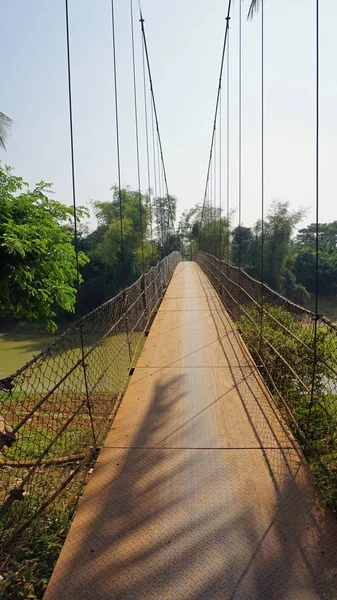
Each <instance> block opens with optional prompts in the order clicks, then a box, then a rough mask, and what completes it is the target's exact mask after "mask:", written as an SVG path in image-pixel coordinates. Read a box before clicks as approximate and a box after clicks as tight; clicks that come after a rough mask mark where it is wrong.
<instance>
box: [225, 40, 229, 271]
mask: <svg viewBox="0 0 337 600" xmlns="http://www.w3.org/2000/svg"><path fill="white" fill-rule="evenodd" d="M229 49H230V38H229V31H228V40H227V82H226V83H227V85H226V88H227V89H226V96H227V98H226V218H227V247H226V261H227V278H228V273H229V183H230V172H229V169H230V160H229V146H230V136H229V117H230V58H229Z"/></svg>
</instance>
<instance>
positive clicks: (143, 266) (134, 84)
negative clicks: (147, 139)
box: [130, 0, 145, 275]
mask: <svg viewBox="0 0 337 600" xmlns="http://www.w3.org/2000/svg"><path fill="white" fill-rule="evenodd" d="M132 3H133V0H130V21H131V46H132V74H133V101H134V117H135V135H136V155H137V179H138V200H139V219H140V224H139V227H140V243H141V256H142V273H143V275H144V272H145V264H144V238H143V210H142V193H141V180H140V160H139V131H138V103H137V85H136V60H135V36H134V26H133V7H132Z"/></svg>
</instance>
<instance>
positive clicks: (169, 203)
mask: <svg viewBox="0 0 337 600" xmlns="http://www.w3.org/2000/svg"><path fill="white" fill-rule="evenodd" d="M144 22H145V21H144V18H143V14H142V11H141V9H140V23H141V31H142V36H143V40H144V48H145V58H146V64H147V70H148V76H149V82H150V92H151V96H152V102H153V109H154V117H155V122H156V129H157V136H158V142H159V149H160V159H161V163H162V169H163V178H164V183H165V190H166V196H167V202H168V206H169V212H170V219H171V227H172V230H173V231H174V218H173V211H172V206H171V201H170V194H169V189H168V184H167V175H166V168H165V162H164V154H163V146H162V141H161V136H160V130H159V120H158V112H157V106H156V100H155V96H154V90H153V81H152V74H151V66H150V59H149V53H148V48H147V42H146V33H145V27H144Z"/></svg>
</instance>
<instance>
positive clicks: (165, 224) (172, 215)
mask: <svg viewBox="0 0 337 600" xmlns="http://www.w3.org/2000/svg"><path fill="white" fill-rule="evenodd" d="M152 207H153V216H154V220H155V232H156V238H157V242H158V247H159V251H160V254H161V256H165V254H166V253H169V252H170V251H171V245H170V244H169V243H168V239H169V238H170V239H171V240H173V238H172V236H173V235H174V221H175V219H176V210H177V199H176V198H175V197H174V196H164V197H158V198H154V199H153V201H152ZM174 245H176V240H175V243H174Z"/></svg>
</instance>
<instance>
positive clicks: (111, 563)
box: [44, 263, 337, 600]
mask: <svg viewBox="0 0 337 600" xmlns="http://www.w3.org/2000/svg"><path fill="white" fill-rule="evenodd" d="M336 551H337V526H336V520H335V518H334V517H333V516H332V515H331V514H330V513H329V512H327V511H325V510H324V509H323V508H322V500H321V496H320V494H319V492H317V490H316V488H315V486H314V484H313V481H312V477H311V473H310V471H309V468H308V467H307V464H306V462H305V460H304V459H303V456H302V454H301V452H300V451H299V449H298V447H297V445H296V443H295V442H294V440H293V437H292V435H291V434H290V433H289V431H288V429H287V427H286V425H285V424H284V422H283V420H282V418H281V417H280V415H279V413H278V411H277V410H276V409H275V406H274V404H273V401H272V399H271V398H270V396H269V393H268V391H267V390H266V388H265V386H264V384H263V383H262V381H261V379H260V377H259V374H258V372H257V370H256V367H255V365H254V363H253V361H252V359H251V357H250V355H249V354H248V352H247V350H246V349H245V347H244V345H243V344H242V342H241V339H240V336H239V334H238V333H237V332H236V331H235V329H234V328H233V325H232V323H231V321H230V319H229V317H228V315H227V313H226V311H225V310H224V309H223V307H222V305H221V303H220V301H219V299H218V297H217V295H216V293H215V291H214V289H213V288H212V286H211V284H210V283H209V281H208V280H207V278H206V277H205V275H204V274H203V273H202V271H201V270H200V268H199V267H198V265H196V264H195V263H180V264H179V265H178V267H177V269H176V271H175V274H174V276H173V279H172V281H171V283H170V285H169V287H168V289H167V293H166V295H165V298H164V300H163V302H162V305H161V307H160V310H159V312H158V314H157V316H156V319H155V321H154V323H153V326H152V328H151V331H150V334H149V337H148V338H147V341H146V343H145V346H144V349H143V352H142V355H141V357H140V359H139V361H138V364H137V367H136V369H135V371H134V374H133V376H132V379H131V382H130V385H129V387H128V390H127V393H126V395H125V397H124V399H123V402H122V405H121V407H120V410H119V412H118V414H117V417H116V419H115V421H114V423H113V427H112V430H111V432H110V434H109V436H108V438H107V441H106V444H105V447H104V449H103V450H102V451H101V453H100V456H99V459H98V462H97V464H96V466H95V468H94V472H93V475H92V477H91V480H90V482H89V485H88V487H87V489H86V491H85V493H84V495H83V498H82V500H81V502H80V506H79V509H78V512H77V514H76V517H75V519H74V522H73V525H72V527H71V529H70V533H69V535H68V538H67V540H66V542H65V545H64V548H63V550H62V553H61V555H60V558H59V560H58V563H57V565H56V568H55V570H54V573H53V576H52V578H51V581H50V584H49V586H48V589H47V592H46V594H45V598H44V600H201V599H205V600H211V599H213V598H216V599H225V600H235V599H242V600H250V599H251V600H264V599H265V600H314V599H315V600H317V599H324V600H335V599H337V552H336Z"/></svg>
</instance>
